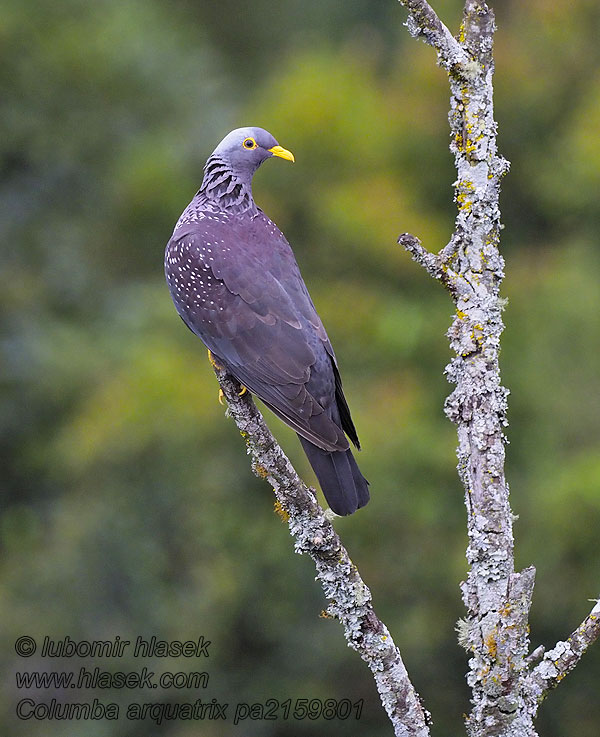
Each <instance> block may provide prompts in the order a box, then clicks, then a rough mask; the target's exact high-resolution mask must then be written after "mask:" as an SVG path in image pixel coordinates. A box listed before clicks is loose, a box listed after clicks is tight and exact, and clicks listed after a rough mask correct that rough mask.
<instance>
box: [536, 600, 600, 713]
mask: <svg viewBox="0 0 600 737" xmlns="http://www.w3.org/2000/svg"><path fill="white" fill-rule="evenodd" d="M599 637H600V601H597V602H596V604H595V606H594V608H593V609H592V611H591V612H590V613H589V614H588V615H587V617H586V618H585V619H584V620H583V622H582V623H581V624H580V625H579V627H578V628H577V629H576V630H575V631H574V632H572V633H571V635H570V636H569V637H568V639H567V641H566V642H562V641H559V642H557V643H556V645H555V646H554V647H553V648H552V650H549V651H548V652H547V653H546V654H545V655H544V657H543V659H542V661H541V662H540V663H539V664H538V665H537V666H536V667H535V668H534V669H533V670H532V671H531V672H530V673H529V676H528V678H527V686H528V687H529V688H530V690H531V691H530V692H531V694H532V696H533V698H534V700H535V701H536V702H538V703H539V702H540V701H541V700H542V699H543V698H544V697H545V696H546V694H547V693H548V691H550V690H551V689H553V688H555V687H556V686H558V684H559V683H560V682H561V681H562V679H563V678H564V677H565V676H566V675H567V673H570V672H571V671H572V670H573V668H574V667H575V666H576V665H577V663H578V662H579V661H580V660H581V657H582V656H583V654H584V653H585V651H586V650H587V649H588V647H589V646H590V645H591V644H592V643H593V642H595V641H596V640H597V639H598V638H599Z"/></svg>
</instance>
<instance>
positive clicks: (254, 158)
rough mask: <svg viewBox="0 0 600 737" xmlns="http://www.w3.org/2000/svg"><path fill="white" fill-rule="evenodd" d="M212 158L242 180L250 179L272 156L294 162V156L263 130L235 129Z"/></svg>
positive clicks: (218, 147) (217, 148)
mask: <svg viewBox="0 0 600 737" xmlns="http://www.w3.org/2000/svg"><path fill="white" fill-rule="evenodd" d="M213 156H215V157H218V158H219V159H221V160H222V161H225V162H226V163H227V164H229V166H230V167H231V168H232V169H233V171H234V172H235V173H236V174H238V175H242V177H243V178H245V176H248V175H249V176H250V177H252V175H253V174H254V172H255V171H256V170H257V169H258V167H259V166H260V165H261V164H262V163H263V161H266V160H267V159H270V158H271V157H272V156H279V157H280V158H282V159H287V160H288V161H294V154H292V152H291V151H288V150H287V149H285V148H283V147H282V146H280V145H279V144H278V143H277V141H276V140H275V139H274V138H273V136H272V135H271V134H270V133H269V132H268V131H266V130H265V129H264V128H236V129H235V130H233V131H231V133H228V134H227V135H226V136H225V138H224V139H223V140H222V141H221V143H220V144H219V145H218V146H217V147H216V149H215V150H214V152H213ZM244 175H245V176H244Z"/></svg>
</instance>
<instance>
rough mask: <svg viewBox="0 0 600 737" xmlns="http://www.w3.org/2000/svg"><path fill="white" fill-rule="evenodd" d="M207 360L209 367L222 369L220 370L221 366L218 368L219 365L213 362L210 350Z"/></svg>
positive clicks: (213, 358)
mask: <svg viewBox="0 0 600 737" xmlns="http://www.w3.org/2000/svg"><path fill="white" fill-rule="evenodd" d="M208 360H209V361H210V365H211V366H212V367H213V368H216V369H222V368H223V366H220V365H219V364H218V363H217V362H216V361H215V357H214V356H213V354H212V353H211V352H210V350H209V351H208Z"/></svg>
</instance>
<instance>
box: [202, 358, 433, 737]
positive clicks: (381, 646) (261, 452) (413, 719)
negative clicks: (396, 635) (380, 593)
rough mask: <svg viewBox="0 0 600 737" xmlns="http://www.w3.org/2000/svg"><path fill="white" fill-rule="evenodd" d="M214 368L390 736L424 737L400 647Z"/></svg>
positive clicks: (270, 442) (266, 436) (423, 718)
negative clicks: (368, 679)
mask: <svg viewBox="0 0 600 737" xmlns="http://www.w3.org/2000/svg"><path fill="white" fill-rule="evenodd" d="M215 373H216V374H217V378H218V380H219V383H220V385H221V388H222V390H223V393H224V395H225V398H226V399H227V403H228V414H229V416H230V417H232V418H233V419H234V421H235V423H236V425H237V426H238V429H239V431H240V433H241V435H242V437H243V438H244V439H245V440H246V444H247V446H248V452H249V454H250V455H251V457H252V469H253V471H254V473H255V474H256V475H257V476H259V477H261V478H265V479H267V480H268V481H269V483H270V484H271V485H272V487H273V490H274V492H275V497H276V500H277V501H276V507H277V509H278V511H279V513H280V514H281V516H282V517H283V518H284V519H285V520H286V521H287V523H288V525H289V529H290V533H291V534H292V535H293V537H294V539H295V550H296V552H297V553H299V554H303V553H308V555H310V557H311V558H312V559H313V561H314V563H315V566H316V569H317V579H318V580H319V581H320V583H321V586H322V587H323V591H324V593H325V596H326V598H327V600H328V602H329V606H328V608H327V615H329V616H331V617H335V618H336V619H339V621H340V622H341V624H342V626H343V628H344V636H345V637H346V640H347V641H348V645H349V646H350V647H352V648H353V649H354V650H356V651H357V652H358V654H359V655H360V656H361V658H362V659H363V660H364V661H365V662H366V663H367V665H368V666H369V668H370V669H371V671H372V673H373V677H374V679H375V683H376V685H377V690H378V691H379V695H380V697H381V702H382V704H383V706H384V708H385V710H386V712H387V714H388V716H389V718H390V720H391V722H392V724H393V726H394V733H395V735H396V737H428V735H429V727H428V721H429V715H428V713H427V712H426V711H425V709H424V708H423V706H422V705H421V702H420V700H419V696H418V694H417V692H416V691H415V689H414V687H413V685H412V683H411V682H410V679H409V677H408V673H407V671H406V667H405V666H404V663H403V661H402V657H401V655H400V651H399V650H398V648H397V647H396V645H395V644H394V641H393V639H392V637H391V635H390V633H389V632H388V630H387V628H386V626H385V625H384V624H383V622H382V621H381V620H380V619H379V618H378V617H377V615H376V614H375V611H374V609H373V603H372V600H371V592H370V591H369V589H368V587H367V586H366V584H365V583H364V582H363V580H362V578H361V577H360V574H359V572H358V570H357V568H356V566H355V565H354V564H353V563H352V561H351V560H350V557H349V555H348V552H347V551H346V549H345V548H344V546H343V545H342V542H341V540H340V538H339V536H338V534H337V533H336V532H335V530H334V528H333V525H332V524H331V522H330V521H329V519H328V516H327V515H326V514H325V513H324V512H323V510H322V509H321V507H320V505H319V504H318V502H317V500H316V499H315V496H314V494H313V493H312V491H311V489H309V488H308V487H307V486H306V485H305V484H304V483H303V481H302V480H301V479H300V477H299V476H298V474H297V473H296V471H295V470H294V468H293V466H292V464H291V463H290V461H289V460H288V458H287V457H286V455H285V454H284V452H283V451H282V449H281V448H280V446H279V445H278V444H277V442H276V441H275V439H274V437H273V435H272V434H271V432H270V430H269V428H268V427H267V425H266V423H265V421H264V420H263V418H262V416H261V414H260V412H259V411H258V409H257V408H256V405H255V404H254V402H253V401H252V398H251V397H250V395H249V394H248V393H246V394H244V395H243V396H241V397H240V396H239V391H240V387H239V385H238V384H237V382H235V380H233V379H232V378H231V377H230V376H228V375H227V373H226V372H225V371H224V370H223V369H219V368H218V367H215Z"/></svg>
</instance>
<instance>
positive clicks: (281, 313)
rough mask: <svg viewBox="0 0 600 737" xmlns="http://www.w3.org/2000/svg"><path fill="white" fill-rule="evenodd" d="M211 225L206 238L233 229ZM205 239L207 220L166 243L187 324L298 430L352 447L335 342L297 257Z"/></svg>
mask: <svg viewBox="0 0 600 737" xmlns="http://www.w3.org/2000/svg"><path fill="white" fill-rule="evenodd" d="M211 230H212V234H211V236H210V237H211V239H212V240H209V241H208V243H215V242H217V241H219V240H221V239H220V238H219V236H220V235H223V233H224V232H225V234H227V232H226V231H223V230H222V229H221V227H220V225H219V223H215V224H214V225H213V227H212V229H211ZM236 235H237V237H238V238H239V237H243V234H236ZM223 240H225V239H223ZM206 243H207V240H206V225H205V224H203V228H202V232H201V233H200V232H199V231H198V227H197V226H196V225H193V224H188V225H186V227H185V228H184V229H183V230H182V231H181V232H177V233H175V234H174V237H173V239H171V241H170V242H169V245H168V247H167V255H166V260H165V270H166V273H167V281H168V282H169V287H170V289H171V294H172V297H173V301H174V303H175V306H176V308H177V311H178V312H179V314H180V315H181V317H182V319H183V320H184V322H185V323H186V325H187V326H188V327H189V328H190V329H191V330H192V331H193V332H194V333H196V335H198V336H199V337H200V338H201V339H202V340H203V342H204V343H205V345H206V346H207V347H208V348H209V349H210V350H211V352H212V353H214V355H215V357H216V358H217V360H219V359H220V361H221V362H222V363H224V364H225V366H226V368H227V369H228V371H229V372H230V373H231V374H232V375H233V376H235V378H236V379H237V380H238V381H239V382H240V383H241V384H243V385H244V386H246V387H247V388H248V390H249V391H251V392H252V393H253V394H256V396H258V397H259V398H260V399H261V400H262V401H263V402H265V404H267V405H268V406H269V407H270V408H271V409H272V410H273V412H275V414H277V415H278V416H279V417H280V418H281V419H282V420H284V422H286V423H287V424H289V425H290V426H291V427H292V428H293V429H294V430H296V432H298V433H299V434H300V435H302V436H303V437H305V438H307V439H308V440H310V441H311V442H313V443H314V444H315V445H317V446H319V447H320V448H323V449H324V450H329V451H332V450H345V449H346V448H348V440H347V439H346V437H345V435H344V433H343V431H342V429H341V428H340V427H339V419H338V421H337V422H336V421H335V420H336V419H337V417H336V415H337V412H336V411H335V410H336V407H335V394H336V378H335V371H334V366H335V364H334V362H333V361H332V359H331V358H330V355H329V353H328V352H327V347H326V343H327V344H328V343H329V341H328V339H327V335H326V333H325V330H324V329H323V326H322V324H321V321H320V319H319V317H318V315H317V314H316V312H315V310H314V307H313V305H312V302H311V301H310V297H308V293H307V292H306V287H304V284H303V283H302V280H301V277H300V274H299V271H298V268H297V265H296V264H295V260H294V259H293V256H291V259H292V262H293V263H292V262H289V263H288V261H289V257H288V256H287V255H285V256H284V260H285V261H286V263H275V264H274V266H273V268H272V269H269V268H266V267H265V264H264V262H262V261H260V260H258V259H257V258H255V257H253V255H252V254H251V253H247V252H245V251H244V250H243V249H241V250H240V249H236V253H235V257H233V256H231V254H230V253H229V252H228V251H227V250H226V249H225V248H221V249H215V248H211V249H210V254H209V253H208V248H207V245H206ZM280 256H281V254H279V256H278V255H277V253H275V254H274V258H275V259H277V258H279V257H280ZM294 267H295V269H294ZM275 274H277V276H279V278H277V276H275ZM284 277H285V278H284ZM280 279H282V280H283V281H284V282H285V284H282V282H281V281H280ZM298 280H299V282H300V283H298Z"/></svg>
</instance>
